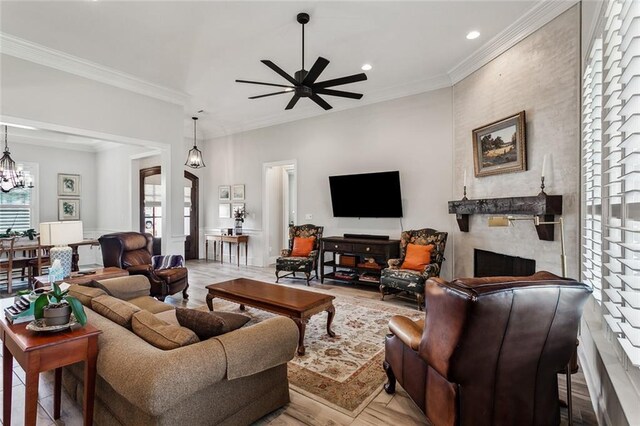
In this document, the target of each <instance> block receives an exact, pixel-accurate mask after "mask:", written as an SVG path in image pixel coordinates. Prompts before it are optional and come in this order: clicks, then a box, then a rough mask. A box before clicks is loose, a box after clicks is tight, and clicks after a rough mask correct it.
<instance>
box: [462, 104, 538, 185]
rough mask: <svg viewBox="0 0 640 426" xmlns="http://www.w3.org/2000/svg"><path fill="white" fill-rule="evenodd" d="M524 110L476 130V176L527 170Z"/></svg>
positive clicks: (474, 132) (474, 156)
mask: <svg viewBox="0 0 640 426" xmlns="http://www.w3.org/2000/svg"><path fill="white" fill-rule="evenodd" d="M525 126H526V119H525V114H524V111H521V112H519V113H517V114H515V115H512V116H510V117H507V118H503V119H502V120H498V121H495V122H493V123H490V124H487V125H486V126H483V127H479V128H477V129H475V130H473V132H472V134H473V165H474V169H475V176H476V177H482V176H490V175H497V174H501V173H512V172H522V171H525V170H527V144H526V130H525Z"/></svg>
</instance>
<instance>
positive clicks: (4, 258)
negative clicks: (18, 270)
mask: <svg viewBox="0 0 640 426" xmlns="http://www.w3.org/2000/svg"><path fill="white" fill-rule="evenodd" d="M15 241H16V239H15V237H11V238H0V272H4V271H6V273H7V279H6V281H5V282H6V283H7V293H9V294H11V293H13V267H14V265H13V258H14V244H15ZM3 281H4V280H3Z"/></svg>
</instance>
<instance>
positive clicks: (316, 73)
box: [302, 56, 329, 86]
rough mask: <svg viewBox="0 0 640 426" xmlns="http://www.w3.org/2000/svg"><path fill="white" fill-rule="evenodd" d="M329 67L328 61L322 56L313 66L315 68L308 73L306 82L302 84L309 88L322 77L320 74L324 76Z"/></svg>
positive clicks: (303, 81)
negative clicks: (323, 73)
mask: <svg viewBox="0 0 640 426" xmlns="http://www.w3.org/2000/svg"><path fill="white" fill-rule="evenodd" d="M327 65H329V60H328V59H325V58H323V57H322V56H320V57H318V59H316V62H315V63H314V64H313V66H312V67H311V69H310V70H309V72H308V73H307V75H306V77H305V78H304V80H302V84H304V85H305V86H308V85H310V84H312V83H313V82H315V81H316V80H317V79H318V77H320V74H322V71H324V69H325V68H326V67H327Z"/></svg>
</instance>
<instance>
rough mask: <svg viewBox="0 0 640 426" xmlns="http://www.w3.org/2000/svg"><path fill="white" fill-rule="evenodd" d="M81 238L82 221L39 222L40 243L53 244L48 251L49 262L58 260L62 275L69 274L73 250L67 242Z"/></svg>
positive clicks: (74, 241) (78, 240) (70, 242)
mask: <svg viewBox="0 0 640 426" xmlns="http://www.w3.org/2000/svg"><path fill="white" fill-rule="evenodd" d="M82 239H83V233H82V222H81V221H69V222H44V223H41V224H40V244H42V245H43V246H54V247H51V250H50V251H49V258H50V259H51V264H52V265H53V262H54V261H55V260H56V259H59V260H60V264H61V265H62V270H63V272H64V276H65V277H68V276H69V275H71V264H72V258H73V250H72V249H71V247H69V246H68V244H73V243H79V242H81V241H82Z"/></svg>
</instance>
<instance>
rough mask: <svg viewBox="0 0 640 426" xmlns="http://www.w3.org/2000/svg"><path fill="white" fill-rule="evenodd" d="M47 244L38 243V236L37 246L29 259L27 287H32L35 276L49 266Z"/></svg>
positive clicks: (49, 259)
mask: <svg viewBox="0 0 640 426" xmlns="http://www.w3.org/2000/svg"><path fill="white" fill-rule="evenodd" d="M50 248H51V247H49V246H43V245H42V244H40V236H38V248H37V249H36V250H35V253H33V256H32V258H31V259H30V260H29V263H28V266H29V287H30V288H33V284H34V281H35V277H37V276H40V275H42V274H43V270H44V269H45V268H49V267H50V266H51V258H50V257H49V249H50Z"/></svg>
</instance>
